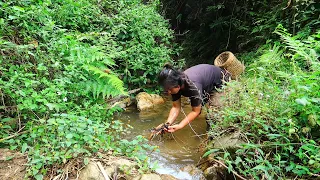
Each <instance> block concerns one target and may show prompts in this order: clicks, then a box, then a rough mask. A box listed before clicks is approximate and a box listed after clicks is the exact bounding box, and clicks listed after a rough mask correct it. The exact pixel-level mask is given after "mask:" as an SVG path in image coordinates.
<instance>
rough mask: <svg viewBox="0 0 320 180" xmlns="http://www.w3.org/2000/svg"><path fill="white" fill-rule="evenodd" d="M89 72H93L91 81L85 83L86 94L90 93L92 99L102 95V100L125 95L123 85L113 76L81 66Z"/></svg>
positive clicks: (93, 67) (94, 68) (96, 69)
mask: <svg viewBox="0 0 320 180" xmlns="http://www.w3.org/2000/svg"><path fill="white" fill-rule="evenodd" d="M83 67H84V68H85V69H86V70H88V71H89V72H93V75H95V76H93V77H92V78H93V79H94V80H93V81H88V82H86V90H87V92H91V93H92V95H93V97H94V98H98V97H99V96H100V95H102V97H103V98H105V97H107V98H109V97H110V96H117V95H120V94H122V95H126V92H125V89H124V84H123V81H122V80H121V79H119V78H118V77H117V76H116V75H115V74H111V73H110V72H104V71H102V70H101V69H99V68H97V67H95V66H91V65H85V66H83Z"/></svg>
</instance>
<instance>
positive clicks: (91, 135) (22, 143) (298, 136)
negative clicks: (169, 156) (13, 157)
mask: <svg viewBox="0 0 320 180" xmlns="http://www.w3.org/2000/svg"><path fill="white" fill-rule="evenodd" d="M161 3H162V4H160V2H159V1H157V0H154V1H140V0H119V1H105V0H77V1H74V0H42V1H38V0H19V1H18V0H0V54H1V55H0V63H1V66H0V75H1V78H0V147H1V148H2V147H9V148H10V149H12V150H18V151H21V152H23V153H24V152H26V153H27V154H28V168H27V171H28V174H27V176H29V177H34V178H36V179H42V178H43V177H44V176H45V175H47V174H48V170H49V169H50V168H51V167H52V166H56V165H58V164H63V163H66V162H67V161H69V160H70V159H72V158H76V157H77V158H81V159H83V162H84V163H87V159H86V157H88V156H93V155H96V153H97V152H107V151H109V152H113V153H114V154H119V155H126V156H129V157H134V156H136V157H138V158H137V161H138V162H139V163H140V165H141V167H145V165H146V161H145V160H146V158H147V157H146V155H145V154H146V153H145V152H146V151H148V150H154V147H150V146H148V145H146V144H145V143H143V142H146V140H145V139H144V138H143V137H142V136H138V137H137V138H136V139H134V140H132V141H128V140H121V138H122V134H124V133H125V129H126V125H125V124H122V122H120V121H118V120H115V119H113V114H114V113H115V112H118V111H121V110H120V109H119V108H117V107H111V106H110V105H109V104H107V103H106V101H105V100H106V99H107V98H111V97H115V96H118V95H126V94H127V93H126V92H127V90H130V89H134V88H137V87H142V88H147V87H148V88H149V87H150V85H151V86H155V85H156V82H157V78H156V77H157V74H158V72H159V71H160V69H161V67H162V65H163V63H165V62H168V61H169V62H171V63H174V64H179V65H181V64H183V63H186V64H188V65H192V64H199V63H202V62H205V63H210V64H212V63H213V59H214V58H215V57H216V55H218V54H219V53H220V52H221V51H224V50H231V51H232V52H234V53H236V55H237V57H238V58H239V59H240V60H241V61H243V62H244V64H245V65H246V66H247V67H246V72H245V74H244V75H243V76H242V78H241V79H240V80H239V81H234V82H231V83H230V84H229V85H228V87H227V88H228V89H229V90H228V91H229V92H228V94H227V97H226V103H227V104H226V106H225V107H224V108H223V109H222V110H221V111H219V112H218V113H217V112H214V113H215V115H214V116H215V117H217V118H218V121H217V122H216V124H214V126H213V127H212V131H210V132H209V133H210V135H211V136H212V137H216V136H219V135H220V133H221V132H223V131H224V130H226V129H228V128H230V127H231V128H233V129H236V130H239V131H240V132H241V134H242V136H243V138H244V140H245V142H246V144H243V145H242V148H241V149H239V150H237V151H236V152H235V154H232V153H229V152H227V151H221V150H216V149H209V151H208V152H207V153H206V154H205V155H208V154H210V153H214V155H215V158H217V159H219V160H222V161H223V162H224V163H225V164H226V165H227V166H228V167H229V168H228V169H229V170H230V171H231V170H232V171H236V172H238V173H239V174H240V175H242V176H244V177H247V178H255V179H262V178H265V179H283V178H285V177H302V178H305V177H307V178H309V177H311V178H313V177H319V176H320V174H319V173H320V156H319V152H320V133H319V127H320V118H319V117H320V114H319V113H320V99H319V98H320V89H319V84H320V69H319V67H320V64H319V57H320V44H319V42H320V41H319V40H320V31H319V27H320V24H319V22H320V19H319V18H320V4H319V3H316V2H315V1H309V0H299V1H298V0H296V1H294V0H292V1H291V0H290V1H288V2H285V1H279V0H272V1H260V0H250V1H247V0H240V1H237V0H232V1H222V0H204V1H193V0H187V1H180V0H178V1H176V0H163V1H162V2H161ZM160 5H161V6H160ZM160 11H161V12H162V15H163V16H164V17H163V16H161V15H160V14H159V12H160ZM165 18H167V19H169V20H170V23H171V28H172V29H173V30H170V29H169V24H168V22H167V21H166V20H165ZM174 34H175V37H174ZM174 42H177V43H180V45H181V46H182V49H183V50H182V52H181V51H180V50H181V48H180V46H178V45H176V44H175V43H174ZM180 52H181V54H179V53H180ZM171 59H174V61H173V60H171ZM180 59H185V62H183V61H181V60H180ZM153 90H154V91H156V88H155V89H153ZM58 169H59V168H56V169H55V170H58ZM51 173H52V172H51ZM54 173H56V172H54Z"/></svg>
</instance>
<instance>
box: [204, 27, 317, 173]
mask: <svg viewBox="0 0 320 180" xmlns="http://www.w3.org/2000/svg"><path fill="white" fill-rule="evenodd" d="M276 34H279V35H280V36H281V40H282V41H281V42H270V43H268V44H266V45H265V46H263V47H261V48H259V50H258V53H257V54H252V53H251V54H243V55H242V56H241V59H244V60H246V61H252V59H254V61H253V62H252V63H251V64H250V65H249V66H248V67H247V69H246V72H247V73H246V75H245V77H243V78H242V79H241V80H240V81H239V82H232V83H230V84H229V85H228V88H227V89H228V93H227V95H226V97H225V100H226V104H225V106H224V108H223V109H222V110H221V111H219V112H213V113H215V114H214V117H215V119H216V120H217V122H216V123H215V124H214V126H213V129H212V131H211V132H210V134H211V136H212V137H217V136H219V135H221V132H224V131H225V130H227V129H229V128H232V129H236V130H237V131H240V132H241V137H242V139H243V140H244V141H245V142H246V144H243V145H242V148H240V149H238V150H237V151H236V152H235V153H234V154H232V153H230V152H227V151H225V150H222V151H220V150H216V149H210V150H209V152H207V154H206V155H208V154H209V153H212V152H214V153H215V155H216V156H217V157H216V158H217V159H222V160H223V161H224V162H225V163H226V164H227V165H228V167H229V170H235V171H237V172H240V173H241V174H242V175H244V176H245V177H248V178H255V179H261V178H266V179H283V178H285V177H290V176H292V177H296V176H297V177H309V178H310V177H313V178H316V177H319V172H320V155H319V152H320V133H319V127H320V119H319V117H320V99H319V97H320V86H319V84H320V62H319V59H318V58H319V57H320V43H319V42H320V41H319V38H320V31H318V32H317V33H315V34H314V35H311V36H309V37H308V38H307V39H304V38H299V37H300V36H299V34H298V35H297V36H293V37H292V36H291V35H290V34H288V33H287V32H286V31H285V30H284V29H283V28H282V26H279V27H278V28H277V30H276ZM258 54H261V55H260V56H258Z"/></svg>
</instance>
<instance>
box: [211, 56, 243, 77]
mask: <svg viewBox="0 0 320 180" xmlns="http://www.w3.org/2000/svg"><path fill="white" fill-rule="evenodd" d="M214 65H215V66H218V67H220V68H224V69H226V70H227V71H229V72H230V73H231V79H237V78H238V77H239V75H240V74H241V73H242V72H243V71H244V69H245V67H244V65H243V64H242V63H241V62H240V61H239V60H238V59H237V58H236V56H235V55H234V54H233V53H232V52H230V51H226V52H223V53H221V54H219V56H217V57H216V59H215V60H214Z"/></svg>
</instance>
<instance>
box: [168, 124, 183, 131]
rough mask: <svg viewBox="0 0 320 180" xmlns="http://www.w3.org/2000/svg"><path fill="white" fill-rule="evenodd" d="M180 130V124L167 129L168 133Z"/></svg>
mask: <svg viewBox="0 0 320 180" xmlns="http://www.w3.org/2000/svg"><path fill="white" fill-rule="evenodd" d="M181 128H182V127H181V126H180V124H176V125H172V126H169V127H168V132H175V131H177V130H179V129H181Z"/></svg>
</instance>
